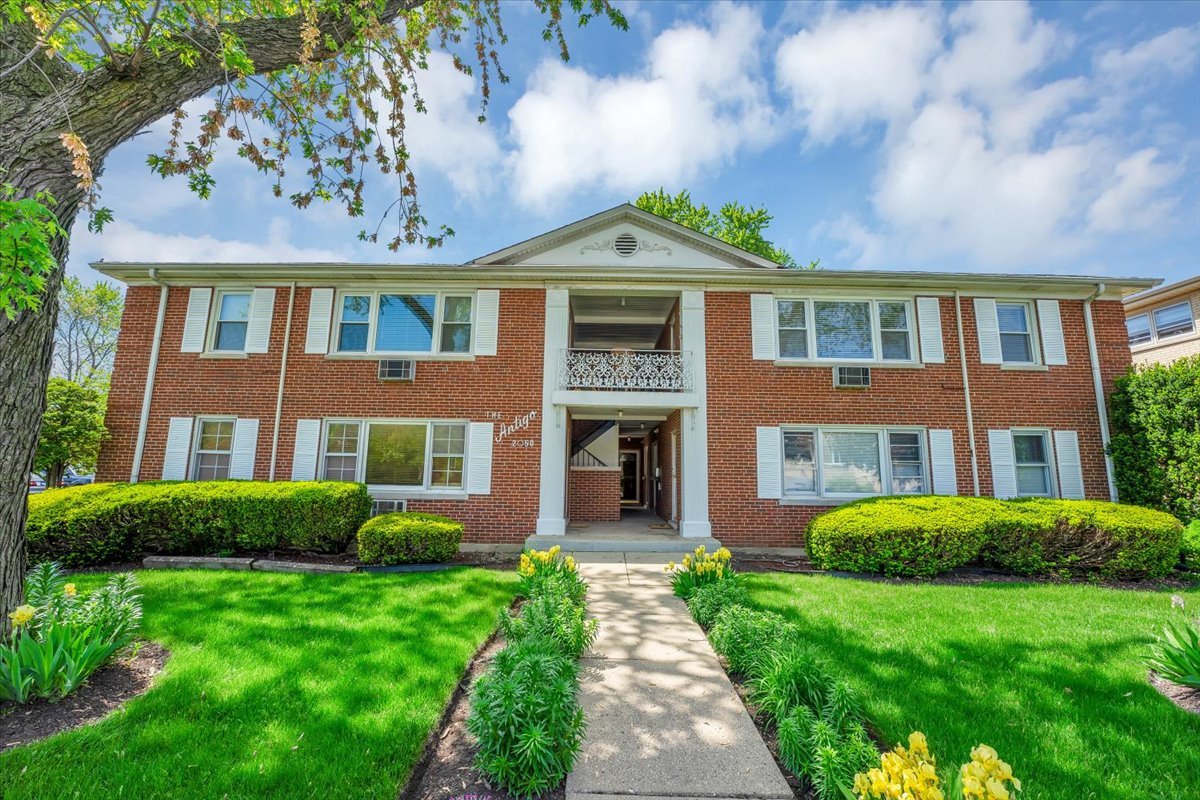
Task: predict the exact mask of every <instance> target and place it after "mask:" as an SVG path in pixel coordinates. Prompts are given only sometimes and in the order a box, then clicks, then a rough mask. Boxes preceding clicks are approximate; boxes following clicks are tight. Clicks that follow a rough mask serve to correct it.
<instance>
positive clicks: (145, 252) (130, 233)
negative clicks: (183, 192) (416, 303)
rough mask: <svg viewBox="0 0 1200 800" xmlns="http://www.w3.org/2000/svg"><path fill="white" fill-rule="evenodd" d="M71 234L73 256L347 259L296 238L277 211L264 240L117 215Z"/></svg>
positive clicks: (92, 258)
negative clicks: (181, 229)
mask: <svg viewBox="0 0 1200 800" xmlns="http://www.w3.org/2000/svg"><path fill="white" fill-rule="evenodd" d="M80 231H83V232H82V233H80V232H77V233H76V235H75V236H74V237H72V240H71V249H72V256H73V258H72V260H75V258H76V257H77V258H78V259H79V260H81V261H95V260H98V259H101V258H103V259H105V260H108V261H165V262H172V261H189V262H190V261H225V262H249V263H254V262H273V261H346V260H349V257H348V255H347V254H346V253H339V252H337V251H334V250H326V249H324V248H319V247H301V246H298V245H295V244H293V243H292V242H291V241H290V239H291V226H290V225H289V224H288V222H287V220H285V219H283V218H282V217H275V218H273V219H272V220H271V222H270V224H269V225H268V226H267V236H266V239H265V240H263V241H258V242H248V241H242V240H239V239H218V238H216V237H215V236H209V235H207V234H204V235H200V236H192V235H189V234H186V233H156V232H154V231H148V230H145V229H143V228H139V227H138V226H136V225H134V224H133V223H131V222H126V221H123V220H120V219H118V220H115V221H113V222H112V223H110V224H109V225H106V226H105V228H104V233H103V234H99V235H96V234H91V233H87V232H86V231H85V229H82V228H81V229H80Z"/></svg>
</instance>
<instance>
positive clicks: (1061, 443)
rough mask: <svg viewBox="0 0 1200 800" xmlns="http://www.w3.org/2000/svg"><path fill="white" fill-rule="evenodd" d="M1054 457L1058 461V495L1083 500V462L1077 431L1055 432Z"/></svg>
mask: <svg viewBox="0 0 1200 800" xmlns="http://www.w3.org/2000/svg"><path fill="white" fill-rule="evenodd" d="M1054 456H1055V458H1057V459H1058V493H1059V495H1061V496H1062V497H1066V498H1068V499H1070V500H1082V499H1083V498H1084V491H1083V460H1082V459H1081V458H1080V457H1079V435H1078V434H1077V433H1075V431H1055V432H1054Z"/></svg>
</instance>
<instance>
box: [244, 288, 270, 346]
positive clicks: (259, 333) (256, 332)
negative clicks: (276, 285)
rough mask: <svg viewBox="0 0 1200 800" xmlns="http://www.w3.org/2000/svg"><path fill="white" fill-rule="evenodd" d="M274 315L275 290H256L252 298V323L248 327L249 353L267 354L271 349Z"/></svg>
mask: <svg viewBox="0 0 1200 800" xmlns="http://www.w3.org/2000/svg"><path fill="white" fill-rule="evenodd" d="M274 313H275V290H274V289H255V290H254V294H253V295H252V296H251V298H250V322H249V323H248V324H247V325H246V352H247V353H265V352H267V351H268V350H269V349H270V347H271V317H272V315H273V314H274Z"/></svg>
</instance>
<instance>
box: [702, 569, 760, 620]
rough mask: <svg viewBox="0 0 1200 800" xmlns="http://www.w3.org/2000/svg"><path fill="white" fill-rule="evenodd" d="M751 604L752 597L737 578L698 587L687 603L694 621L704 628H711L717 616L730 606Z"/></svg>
mask: <svg viewBox="0 0 1200 800" xmlns="http://www.w3.org/2000/svg"><path fill="white" fill-rule="evenodd" d="M749 604H750V595H748V594H746V589H745V588H744V587H743V586H742V582H741V581H740V580H738V579H737V578H736V577H733V578H729V579H726V580H723V581H717V582H716V583H706V584H704V585H702V586H697V587H696V590H695V591H694V592H692V596H691V597H689V598H688V601H687V605H688V610H689V611H691V612H692V619H694V620H696V624H697V625H699V626H701V627H702V628H709V627H711V626H712V624H713V623H714V622H716V621H717V615H718V614H720V613H721V612H722V611H724V610H725V609H727V608H729V607H730V606H745V605H749Z"/></svg>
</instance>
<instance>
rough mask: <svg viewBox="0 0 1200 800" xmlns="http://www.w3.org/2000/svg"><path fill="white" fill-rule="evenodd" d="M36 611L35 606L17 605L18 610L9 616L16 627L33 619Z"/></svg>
mask: <svg viewBox="0 0 1200 800" xmlns="http://www.w3.org/2000/svg"><path fill="white" fill-rule="evenodd" d="M35 613H37V610H36V609H35V608H34V607H33V606H17V608H16V610H15V611H13V612H12V613H11V614H9V615H8V618H9V619H11V620H12V624H13V627H14V628H19V627H21V626H22V625H24V624H25V623H27V622H29V620H31V619H33V615H34V614H35Z"/></svg>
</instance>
